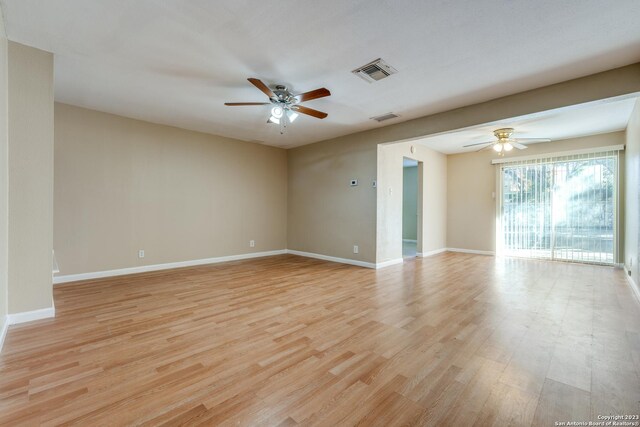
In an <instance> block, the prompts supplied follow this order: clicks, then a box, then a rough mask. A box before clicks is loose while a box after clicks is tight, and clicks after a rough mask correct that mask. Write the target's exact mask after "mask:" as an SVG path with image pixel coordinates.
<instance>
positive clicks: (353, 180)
mask: <svg viewBox="0 0 640 427" xmlns="http://www.w3.org/2000/svg"><path fill="white" fill-rule="evenodd" d="M349 185H351V186H352V187H355V186H356V185H358V180H357V179H352V180H351V181H349Z"/></svg>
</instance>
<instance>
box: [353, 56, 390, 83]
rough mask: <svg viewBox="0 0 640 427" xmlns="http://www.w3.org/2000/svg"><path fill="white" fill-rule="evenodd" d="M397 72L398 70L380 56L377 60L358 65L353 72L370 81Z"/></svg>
mask: <svg viewBox="0 0 640 427" xmlns="http://www.w3.org/2000/svg"><path fill="white" fill-rule="evenodd" d="M397 72H398V70H396V69H395V68H393V67H392V66H391V65H389V64H387V63H386V62H384V61H383V60H382V59H380V58H378V59H376V60H375V61H371V62H369V63H368V64H366V65H363V66H362V67H358V68H356V69H355V70H353V71H352V73H353V74H355V75H356V76H358V77H360V78H362V79H363V80H365V81H367V82H369V83H373V82H375V81H378V80H382V79H385V78H387V77H389V76H390V75H391V74H395V73H397Z"/></svg>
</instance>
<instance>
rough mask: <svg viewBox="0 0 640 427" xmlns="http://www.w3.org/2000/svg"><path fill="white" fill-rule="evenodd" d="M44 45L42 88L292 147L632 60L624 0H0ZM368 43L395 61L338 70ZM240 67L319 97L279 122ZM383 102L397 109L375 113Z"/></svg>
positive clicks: (375, 53) (638, 35) (628, 0)
mask: <svg viewBox="0 0 640 427" xmlns="http://www.w3.org/2000/svg"><path fill="white" fill-rule="evenodd" d="M0 4H1V5H2V8H3V11H4V15H5V21H6V28H7V35H8V37H9V38H10V39H11V40H14V41H17V42H19V43H23V44H26V45H30V46H34V47H37V48H40V49H44V50H47V51H51V52H54V53H55V76H56V77H55V79H56V81H55V96H56V100H57V101H60V102H65V103H69V104H73V105H78V106H83V107H88V108H93V109H97V110H101V111H106V112H111V113H115V114H121V115H124V116H129V117H133V118H139V119H143V120H148V121H152V122H157V123H164V124H169V125H175V126H179V127H183V128H187V129H193V130H199V131H204V132H209V133H213V134H219V135H224V136H229V137H234V138H239V139H243V140H247V141H260V142H264V143H266V144H270V145H275V146H280V147H292V146H297V145H303V144H307V143H310V142H314V141H319V140H323V139H327V138H332V137H336V136H340V135H345V134H349V133H353V132H357V131H360V130H365V129H371V128H375V127H380V126H384V125H388V124H392V123H398V122H400V121H404V120H408V119H412V118H416V117H419V116H423V115H425V114H431V113H435V112H439V111H444V110H449V109H451V108H455V107H460V106H463V105H469V104H473V103H476V102H480V101H485V100H488V99H492V98H496V97H500V96H504V95H508V94H512V93H516V92H521V91H523V90H528V89H532V88H535V87H540V86H545V85H548V84H552V83H556V82H559V81H564V80H568V79H571V78H576V77H580V76H584V75H588V74H592V73H595V72H599V71H603V70H607V69H611V68H615V67H619V66H623V65H627V64H631V63H634V62H638V61H640V26H639V25H638V17H639V16H640V2H639V1H638V0H616V1H615V2H611V1H610V0H601V1H595V0H566V1H557V0H536V1H526V0H509V1H507V0H503V1H498V0H484V1H477V0H457V1H423V0H407V1H403V2H398V1H391V0H389V1H380V0H366V1H364V0H350V1H342V0H326V1H311V0H278V1H270V2H267V1H257V0H253V1H246V0H244V1H243V0H219V1H205V0H200V1H195V0H192V1H183V0H180V1H179V0H173V1H171V0H165V1H157V0H136V1H131V0H110V1H104V0H57V1H42V0H0ZM378 57H382V58H383V59H385V60H386V61H387V62H388V63H389V64H391V65H392V66H393V67H395V68H396V69H398V71H399V72H398V74H396V75H393V76H391V77H389V78H387V79H385V80H382V81H379V82H376V83H373V84H368V83H366V82H364V81H363V80H361V79H359V78H358V77H356V76H354V75H352V74H351V73H350V71H351V70H352V69H354V68H356V67H358V66H360V65H363V64H365V63H367V62H369V61H371V60H374V59H376V58H378ZM247 77H257V78H260V79H263V80H264V81H265V82H266V83H267V84H275V83H285V84H287V85H289V86H290V87H291V88H292V89H293V90H294V91H297V92H303V91H307V90H311V89H316V88H318V87H322V86H324V87H327V88H328V89H330V90H331V92H332V94H333V95H332V96H331V97H329V98H325V99H319V100H314V101H310V102H308V103H307V104H305V105H307V106H309V107H312V108H316V109H319V110H323V111H326V112H327V113H329V117H328V118H327V119H325V120H318V119H314V118H312V117H301V118H300V119H299V120H298V121H296V123H294V125H293V126H291V127H290V128H289V129H288V131H287V133H286V134H285V135H280V134H279V132H278V128H277V126H273V125H267V124H266V119H267V116H268V107H233V108H232V107H224V106H223V103H224V102H225V101H263V100H264V99H265V97H264V95H263V94H262V93H261V92H259V91H258V90H257V89H255V88H254V87H253V86H251V85H250V84H249V83H248V82H247V81H246V79H247ZM387 112H394V113H396V114H399V115H400V118H398V119H393V120H389V121H387V122H384V123H383V124H378V123H377V122H374V121H372V120H370V119H369V118H370V117H372V116H377V115H380V114H384V113H387Z"/></svg>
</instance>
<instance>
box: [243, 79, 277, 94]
mask: <svg viewBox="0 0 640 427" xmlns="http://www.w3.org/2000/svg"><path fill="white" fill-rule="evenodd" d="M247 80H249V82H250V83H251V84H252V85H254V86H255V87H257V88H258V89H260V90H261V91H262V93H264V94H265V95H267V96H268V97H269V98H275V97H276V94H275V93H273V91H272V90H271V89H269V86H267V85H266V84H264V83H262V80H259V79H254V78H251V77H249V78H248V79H247Z"/></svg>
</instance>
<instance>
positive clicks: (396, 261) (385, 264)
mask: <svg viewBox="0 0 640 427" xmlns="http://www.w3.org/2000/svg"><path fill="white" fill-rule="evenodd" d="M403 262H404V258H396V259H390V260H389V261H383V262H378V263H376V269H378V268H385V267H389V266H390V265H396V264H402V263H403Z"/></svg>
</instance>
